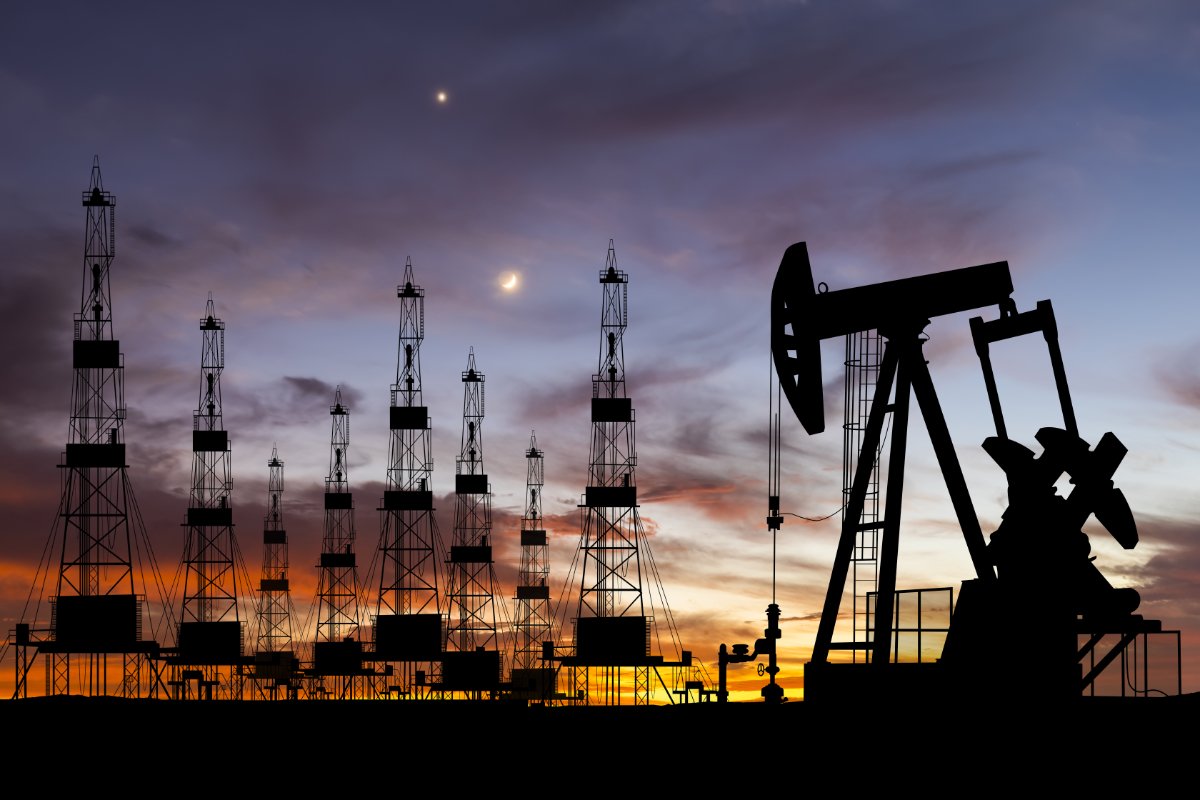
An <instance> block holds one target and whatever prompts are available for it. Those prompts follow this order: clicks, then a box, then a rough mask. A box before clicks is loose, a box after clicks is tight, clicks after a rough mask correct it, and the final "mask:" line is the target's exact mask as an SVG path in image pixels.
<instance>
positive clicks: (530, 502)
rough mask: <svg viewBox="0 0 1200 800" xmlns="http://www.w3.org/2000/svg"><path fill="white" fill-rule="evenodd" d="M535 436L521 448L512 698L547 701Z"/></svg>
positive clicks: (541, 468) (546, 589)
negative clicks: (522, 473) (521, 507)
mask: <svg viewBox="0 0 1200 800" xmlns="http://www.w3.org/2000/svg"><path fill="white" fill-rule="evenodd" d="M544 455H545V454H544V453H543V452H542V451H541V450H539V449H538V446H537V437H536V436H535V435H534V434H533V433H530V434H529V447H528V449H526V450H525V461H526V468H525V514H524V516H522V517H521V566H520V568H519V570H518V572H517V597H516V613H515V614H514V615H513V638H514V643H513V666H512V692H513V696H514V697H517V698H521V699H526V700H542V701H546V700H548V699H550V698H551V697H553V696H554V675H555V673H554V671H553V669H552V667H551V664H550V663H549V662H547V661H545V660H544V659H543V643H545V642H549V641H550V636H551V613H550V584H549V579H550V558H549V549H550V548H549V542H548V540H547V536H546V528H545V521H544V520H543V518H542V487H543V485H544V484H545V482H546V480H545V458H544Z"/></svg>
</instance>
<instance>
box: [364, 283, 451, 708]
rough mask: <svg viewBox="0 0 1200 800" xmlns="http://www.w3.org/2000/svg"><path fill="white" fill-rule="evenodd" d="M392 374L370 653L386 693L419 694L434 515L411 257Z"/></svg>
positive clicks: (421, 321)
mask: <svg viewBox="0 0 1200 800" xmlns="http://www.w3.org/2000/svg"><path fill="white" fill-rule="evenodd" d="M396 296H397V297H398V298H399V299H400V341H399V352H398V355H397V358H396V382H395V383H394V384H392V387H391V394H392V397H391V407H390V409H389V428H390V430H391V439H390V442H389V445H388V471H387V487H386V489H385V490H384V493H383V502H382V503H381V504H380V508H379V512H380V526H379V527H380V536H379V550H380V556H381V558H380V564H381V565H380V574H379V601H378V606H377V607H376V615H375V625H374V639H375V650H374V653H373V657H374V659H375V660H376V661H379V662H386V663H387V664H388V666H387V667H385V668H384V672H387V671H388V669H389V667H390V669H391V673H392V674H391V677H390V683H389V685H388V686H386V687H384V689H385V691H386V693H389V694H392V693H394V694H398V695H399V696H401V697H423V696H425V695H426V694H427V693H428V692H429V684H430V683H431V681H430V680H429V679H430V678H432V677H433V674H434V672H436V671H437V670H438V669H439V665H440V662H441V657H442V646H443V642H442V635H443V634H442V630H443V628H442V624H443V620H442V614H441V608H440V606H439V603H438V589H437V559H436V555H435V552H436V550H437V549H438V530H437V522H436V520H435V519H434V515H433V488H432V484H431V483H430V474H431V473H432V471H433V454H432V450H431V445H430V439H429V409H428V408H426V407H425V405H424V401H423V400H422V396H421V343H422V342H423V341H424V340H425V292H424V290H423V289H421V287H420V286H417V285H416V284H415V283H414V282H413V270H412V259H409V260H408V261H407V262H406V263H405V265H404V283H403V284H402V285H401V286H398V287H397V288H396Z"/></svg>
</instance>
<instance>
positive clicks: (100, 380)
mask: <svg viewBox="0 0 1200 800" xmlns="http://www.w3.org/2000/svg"><path fill="white" fill-rule="evenodd" d="M83 206H84V208H85V209H86V216H87V221H86V225H85V229H84V251H83V256H84V274H83V288H82V292H81V296H80V306H79V311H78V312H77V313H76V314H75V320H74V322H75V325H74V340H73V342H72V374H73V380H72V385H71V421H70V427H69V430H68V438H67V446H66V451H65V452H64V453H63V458H62V463H61V464H60V465H59V467H60V468H61V469H62V496H61V500H60V503H59V508H58V514H57V516H56V519H55V524H54V531H53V534H52V544H51V546H50V548H48V551H47V557H48V558H53V557H54V556H53V555H52V553H53V551H54V550H57V556H58V564H57V565H53V566H52V565H51V563H49V562H43V566H42V567H40V568H39V580H38V582H39V583H40V582H41V577H40V576H42V575H45V574H46V573H47V572H49V570H50V569H53V568H55V566H56V567H57V577H56V580H55V583H54V594H53V595H52V596H51V597H50V608H49V620H48V621H45V620H42V619H39V615H40V614H41V603H40V600H39V603H38V606H37V607H36V608H35V609H34V613H33V617H32V621H27V618H24V617H23V621H22V622H21V623H20V624H18V626H17V628H16V631H15V632H14V636H13V643H14V645H15V646H16V647H15V652H16V653H17V656H16V658H17V662H16V663H17V667H16V681H15V687H14V696H27V695H28V692H29V677H30V669H31V667H32V665H33V663H34V662H36V661H37V658H36V656H37V655H39V654H40V655H44V656H45V663H44V667H45V692H46V694H55V695H57V694H70V693H74V694H87V695H108V694H116V695H120V696H125V697H137V696H140V695H141V694H142V693H143V692H144V691H146V690H153V689H154V688H155V685H154V681H153V679H152V677H151V673H152V671H153V669H152V667H153V664H152V659H151V656H152V654H156V653H155V651H156V650H157V644H156V643H155V642H154V641H152V640H149V641H144V640H143V639H142V620H143V613H144V607H145V601H146V598H145V595H144V594H142V592H143V591H144V590H145V587H144V586H139V585H138V581H139V580H141V581H143V583H144V582H145V580H146V575H145V572H146V571H147V570H149V571H150V572H151V576H150V578H151V579H152V580H156V581H158V580H159V576H158V573H157V567H156V566H155V564H154V562H153V554H152V553H151V552H150V551H149V542H148V539H147V537H146V532H145V527H144V525H143V524H142V520H141V516H140V513H139V512H138V508H137V503H136V500H135V498H134V494H133V488H132V486H131V484H130V480H129V475H128V469H127V465H126V463H125V440H124V425H125V395H124V358H123V355H122V353H121V349H120V343H119V341H118V340H117V339H116V336H115V334H114V332H113V318H112V292H111V286H110V271H111V267H112V262H113V258H114V257H115V255H116V216H115V215H116V198H115V197H114V196H113V194H112V193H111V192H107V191H105V190H104V184H103V181H102V180H101V176H100V161H99V158H98V157H97V158H96V159H94V160H93V162H92V171H91V178H90V181H89V185H88V188H87V189H86V190H85V191H84V192H83ZM27 610H28V609H27ZM164 613H165V614H169V610H168V609H165V608H164ZM31 649H32V650H33V651H34V657H33V659H32V661H31V660H30V650H31ZM110 656H112V657H113V663H110V660H109V657H110Z"/></svg>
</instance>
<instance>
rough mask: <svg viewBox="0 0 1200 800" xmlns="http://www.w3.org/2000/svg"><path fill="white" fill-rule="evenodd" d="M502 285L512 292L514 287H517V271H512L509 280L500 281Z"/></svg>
mask: <svg viewBox="0 0 1200 800" xmlns="http://www.w3.org/2000/svg"><path fill="white" fill-rule="evenodd" d="M500 286H501V287H503V288H505V289H507V290H508V291H510V292H511V291H512V290H513V289H515V288H517V273H515V272H513V273H510V274H509V276H508V279H507V280H504V281H501V282H500Z"/></svg>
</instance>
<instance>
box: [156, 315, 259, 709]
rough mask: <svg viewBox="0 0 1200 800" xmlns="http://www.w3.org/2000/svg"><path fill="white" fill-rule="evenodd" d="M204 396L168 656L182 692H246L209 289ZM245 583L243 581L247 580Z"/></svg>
mask: <svg viewBox="0 0 1200 800" xmlns="http://www.w3.org/2000/svg"><path fill="white" fill-rule="evenodd" d="M200 334H201V349H200V399H199V403H198V404H197V408H196V411H195V413H194V414H193V417H192V421H193V426H192V490H191V497H190V501H189V503H188V509H187V519H186V521H185V522H184V527H185V528H187V539H186V543H185V545H184V553H183V564H182V570H183V614H182V618H181V620H180V623H179V636H178V638H177V639H176V647H175V648H174V650H173V652H172V653H171V654H170V656H169V658H168V663H170V664H171V665H172V666H173V667H174V668H175V669H174V670H173V677H172V679H171V685H172V687H173V688H174V694H175V696H176V697H178V698H200V699H209V700H212V699H217V698H221V699H241V693H242V676H243V668H244V667H245V666H246V664H247V659H246V657H245V655H244V652H245V648H244V644H243V640H244V631H243V626H244V624H245V617H244V615H243V614H242V611H241V604H242V598H241V596H240V592H239V587H238V573H239V572H242V573H244V572H245V568H244V566H243V565H242V564H241V554H240V552H239V551H238V546H237V539H236V537H235V536H234V531H233V505H232V503H231V499H230V493H231V491H232V488H233V481H232V475H231V469H230V452H229V434H228V432H227V431H226V430H225V424H224V422H223V413H222V412H223V407H222V401H221V373H222V372H223V371H224V369H225V323H224V322H223V321H221V320H220V319H219V318H217V316H216V309H215V307H214V305H213V299H212V295H211V294H210V295H209V297H208V303H207V305H206V306H205V309H204V316H203V317H202V318H201V319H200ZM243 588H244V587H243Z"/></svg>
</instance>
